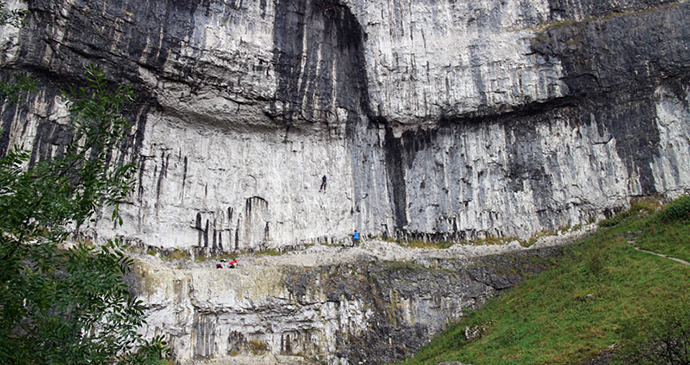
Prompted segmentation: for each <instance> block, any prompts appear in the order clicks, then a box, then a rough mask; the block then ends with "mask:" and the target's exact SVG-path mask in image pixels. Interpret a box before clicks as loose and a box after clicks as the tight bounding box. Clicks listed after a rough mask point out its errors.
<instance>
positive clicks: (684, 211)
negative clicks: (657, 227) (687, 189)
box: [658, 195, 690, 222]
mask: <svg viewBox="0 0 690 365" xmlns="http://www.w3.org/2000/svg"><path fill="white" fill-rule="evenodd" d="M658 218H659V219H661V220H662V221H664V222H674V221H681V222H682V221H685V222H687V221H690V196H688V195H686V196H682V197H680V198H678V199H676V200H674V201H673V202H671V203H670V204H669V205H667V206H666V207H665V208H664V209H663V210H662V211H661V212H659V213H658Z"/></svg>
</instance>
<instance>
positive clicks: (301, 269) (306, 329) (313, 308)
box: [134, 241, 556, 364]
mask: <svg viewBox="0 0 690 365" xmlns="http://www.w3.org/2000/svg"><path fill="white" fill-rule="evenodd" d="M545 250H550V249H545ZM551 250H553V249H551ZM550 252H556V251H550ZM511 253H512V254H514V255H516V256H513V257H512V258H511V259H510V260H509V261H506V262H501V261H500V258H497V256H488V255H495V254H511ZM522 253H526V254H527V255H523V256H517V255H519V254H522ZM529 255H539V253H537V251H534V250H526V249H524V248H522V247H520V246H519V245H517V244H514V245H513V244H511V245H504V246H460V245H456V246H453V247H451V248H450V249H447V250H424V249H410V248H403V247H400V246H398V245H397V244H396V243H389V242H382V241H366V242H362V243H361V245H360V246H358V247H357V248H340V247H328V246H321V245H316V246H313V247H310V248H309V249H307V250H304V251H293V252H290V253H287V254H285V255H281V256H249V255H243V256H240V257H239V264H238V266H237V268H235V269H228V268H227V267H224V268H222V269H216V268H215V265H216V263H217V262H215V261H207V262H197V263H193V262H190V261H161V260H160V259H158V258H156V257H152V256H150V255H135V256H134V257H136V258H137V262H138V263H137V272H138V275H139V277H140V281H139V285H140V287H139V292H140V293H141V295H140V298H141V299H143V300H144V301H145V302H146V303H147V304H148V306H149V308H150V310H149V311H148V319H147V325H146V326H145V328H143V331H144V333H145V334H146V335H147V336H149V337H152V336H154V335H165V336H166V337H167V338H168V343H169V344H170V346H171V348H172V350H173V353H174V354H175V361H176V363H179V364H191V363H201V362H202V361H211V360H213V361H215V362H219V363H227V364H255V363H258V362H259V360H257V358H250V359H247V358H244V357H242V356H239V355H245V356H246V355H250V354H252V353H253V354H254V355H263V354H264V353H269V354H271V355H272V356H274V357H275V358H274V360H273V361H271V363H273V364H276V363H278V364H283V363H292V362H291V361H290V360H287V361H286V359H284V358H282V357H286V356H287V357H290V356H293V357H294V356H298V357H300V358H306V359H317V360H318V361H321V362H326V363H329V364H338V363H340V364H356V363H359V362H362V361H364V360H366V361H367V362H369V363H383V362H390V361H392V360H394V359H399V358H400V357H401V355H402V354H405V353H407V354H410V353H411V352H413V351H415V350H416V349H418V348H419V346H421V345H423V344H425V343H427V342H428V341H429V340H430V339H431V337H432V336H434V335H435V334H437V333H439V332H440V331H442V330H443V329H444V328H445V326H446V325H447V324H448V322H449V321H452V320H455V319H457V318H459V317H460V316H462V315H463V313H465V311H467V310H468V309H471V308H474V307H476V306H477V305H479V304H481V303H483V302H484V300H485V299H486V298H487V297H488V296H492V295H495V294H496V293H497V292H498V291H499V290H502V289H505V288H507V287H510V286H512V285H514V284H515V283H517V282H519V281H520V280H522V278H521V276H522V275H521V274H519V273H520V271H521V270H522V269H521V268H522V267H523V266H524V265H525V263H526V262H529V257H530V256H529ZM391 260H395V261H391ZM495 260H498V261H495ZM525 260H526V261H525ZM221 265H225V264H221ZM396 265H398V266H399V267H398V268H396ZM496 265H501V267H502V268H504V269H506V268H511V269H510V270H506V272H508V271H509V272H511V273H512V274H497V273H495V272H493V270H495V267H496ZM492 267H494V269H492ZM513 269H514V270H513ZM533 269H534V268H533ZM281 359H282V360H281Z"/></svg>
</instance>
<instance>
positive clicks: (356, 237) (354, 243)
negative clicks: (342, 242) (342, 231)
mask: <svg viewBox="0 0 690 365" xmlns="http://www.w3.org/2000/svg"><path fill="white" fill-rule="evenodd" d="M358 242H359V232H357V230H356V229H355V233H354V234H353V235H352V247H355V246H357V243H358Z"/></svg>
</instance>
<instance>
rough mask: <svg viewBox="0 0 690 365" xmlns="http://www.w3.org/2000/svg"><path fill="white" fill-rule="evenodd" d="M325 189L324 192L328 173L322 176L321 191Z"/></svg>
mask: <svg viewBox="0 0 690 365" xmlns="http://www.w3.org/2000/svg"><path fill="white" fill-rule="evenodd" d="M321 190H323V192H324V193H325V192H326V175H323V177H322V178H321V187H320V188H319V193H320V192H321Z"/></svg>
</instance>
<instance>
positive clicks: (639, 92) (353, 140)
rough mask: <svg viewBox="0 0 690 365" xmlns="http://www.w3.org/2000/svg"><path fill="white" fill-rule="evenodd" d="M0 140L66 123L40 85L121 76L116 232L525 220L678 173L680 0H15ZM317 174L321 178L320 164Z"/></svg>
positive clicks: (681, 148)
mask: <svg viewBox="0 0 690 365" xmlns="http://www.w3.org/2000/svg"><path fill="white" fill-rule="evenodd" d="M10 5H11V6H13V7H23V8H26V9H28V10H29V14H30V15H29V16H28V18H27V24H26V25H25V26H24V27H23V28H22V29H21V30H17V29H13V28H11V27H9V26H5V27H4V28H3V29H2V44H1V46H2V49H3V50H4V53H3V56H2V58H1V61H2V65H3V69H2V70H3V77H5V78H7V77H9V76H10V75H11V74H14V73H18V72H26V73H29V74H31V76H32V77H34V78H35V79H37V80H38V81H39V82H40V84H41V85H42V87H41V89H40V90H39V92H37V93H36V94H34V95H31V96H26V97H25V99H24V103H22V104H20V106H11V105H4V106H3V109H2V113H3V114H2V120H3V121H2V127H3V134H2V136H1V137H0V153H3V152H4V151H6V150H7V149H8V148H10V147H11V146H13V145H15V144H18V143H23V144H24V146H25V147H27V148H32V149H33V153H34V155H33V157H32V158H33V159H40V158H46V157H48V156H50V155H52V154H54V153H58V151H59V150H60V148H62V147H63V146H64V145H65V144H66V141H67V140H69V138H70V132H69V130H68V129H66V128H65V127H64V121H65V118H66V116H67V114H66V112H65V108H64V103H62V101H61V100H60V98H59V95H60V94H59V92H58V90H59V89H61V88H66V87H68V86H70V85H73V84H75V83H79V82H80V81H79V80H80V79H82V77H83V72H82V66H83V64H85V63H86V62H90V61H96V62H98V63H101V64H103V65H104V66H105V67H106V69H107V72H108V75H109V77H110V78H111V79H112V80H113V81H114V82H117V83H130V84H133V85H134V87H135V89H136V92H137V93H136V96H137V99H136V103H135V105H133V107H132V108H131V110H130V111H129V115H130V116H131V118H132V120H133V121H134V123H135V126H134V129H133V131H132V134H131V138H129V143H128V144H127V145H126V146H125V147H124V148H123V149H122V150H121V151H119V154H118V155H117V156H116V160H117V161H134V162H136V163H137V165H138V180H139V189H138V190H137V191H136V192H135V194H133V196H132V197H131V200H130V201H129V202H127V203H126V204H124V206H123V207H122V212H123V216H124V222H125V225H124V226H123V227H121V228H117V230H115V229H113V224H112V222H110V221H109V220H108V219H107V217H109V214H104V215H103V217H102V218H100V217H99V220H98V223H97V224H95V225H94V226H93V227H91V232H92V233H93V234H94V235H98V236H99V237H106V238H107V237H113V236H115V235H121V236H124V237H125V238H126V239H127V240H130V241H141V242H144V243H146V244H149V245H154V246H159V247H165V248H172V247H179V248H184V249H189V248H192V247H196V248H201V249H202V250H206V251H232V250H243V249H260V248H280V247H285V246H293V245H299V244H302V243H306V242H315V241H322V242H323V241H329V242H334V241H336V242H338V241H343V240H346V239H347V236H348V235H349V234H350V233H351V232H352V231H353V230H354V229H358V230H359V231H360V232H363V234H365V235H384V234H385V235H408V236H417V237H426V238H434V239H445V240H451V239H465V238H472V237H476V236H484V235H502V236H519V237H523V238H524V237H527V236H529V235H531V234H533V233H535V232H539V231H542V230H554V229H556V228H559V227H563V226H568V225H576V224H579V223H582V222H585V221H589V220H591V219H596V218H600V217H603V216H605V215H610V214H612V213H614V212H616V211H618V210H620V209H622V208H624V207H626V206H627V205H628V204H629V200H630V198H632V197H639V196H646V195H668V196H676V195H679V194H682V193H684V192H686V191H687V190H688V189H689V187H690V166H689V164H690V158H688V157H690V156H689V155H690V139H689V138H688V136H689V135H690V130H689V128H690V126H689V123H688V120H690V107H689V104H690V86H689V85H690V82H689V81H688V80H690V72H689V70H690V49H689V48H688V41H689V40H690V34H689V32H690V24H689V23H688V22H687V21H686V19H688V18H690V5H688V4H687V3H686V2H685V1H649V0H629V1H594V0H580V1H571V0H569V1H559V0H549V1H547V0H531V1H498V0H482V1H438V0H422V1H407V2H405V1H398V0H373V1H372V0H368V1H363V0H341V1H336V0H276V1H268V0H257V1H239V0H231V1H220V0H207V1H197V0H190V1H181V0H180V1H174V0H168V1H158V0H142V1H137V2H128V1H118V2H114V1H106V0H93V1H91V0H76V1H75V0H58V1H55V0H51V1H48V0H30V1H29V0H27V1H19V0H16V1H12V2H10ZM323 175H326V176H327V178H328V184H327V190H326V192H325V193H324V192H319V186H320V184H321V177H322V176H323Z"/></svg>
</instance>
